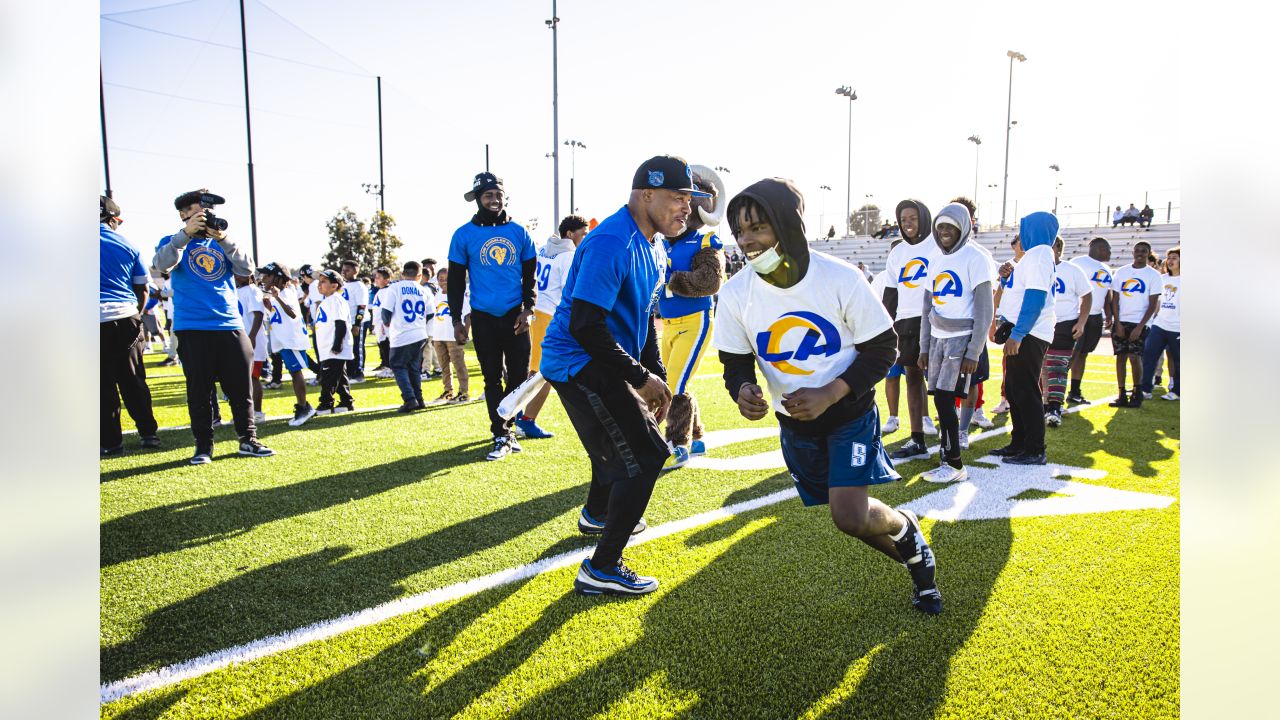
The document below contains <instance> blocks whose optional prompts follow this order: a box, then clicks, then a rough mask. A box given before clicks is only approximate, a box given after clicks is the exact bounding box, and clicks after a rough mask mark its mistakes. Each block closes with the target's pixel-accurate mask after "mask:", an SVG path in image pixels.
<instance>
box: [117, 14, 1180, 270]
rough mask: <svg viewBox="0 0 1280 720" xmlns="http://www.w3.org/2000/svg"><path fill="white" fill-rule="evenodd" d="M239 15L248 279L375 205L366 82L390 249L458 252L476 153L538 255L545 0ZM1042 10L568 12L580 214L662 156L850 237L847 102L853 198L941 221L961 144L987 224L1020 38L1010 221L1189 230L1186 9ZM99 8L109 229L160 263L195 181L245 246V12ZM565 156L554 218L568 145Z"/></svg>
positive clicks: (546, 166) (565, 200) (957, 187)
mask: <svg viewBox="0 0 1280 720" xmlns="http://www.w3.org/2000/svg"><path fill="white" fill-rule="evenodd" d="M245 7H246V12H247V16H248V44H249V48H250V51H251V52H250V55H249V75H250V93H251V105H252V111H253V115H252V123H253V150H254V165H255V184H256V194H257V206H258V213H257V215H258V238H259V254H260V257H259V261H260V262H263V263H265V262H268V261H271V260H278V261H282V262H286V263H289V264H294V265H296V264H298V263H301V262H317V261H318V260H319V258H320V256H321V255H322V254H323V253H324V251H325V249H326V247H327V244H326V238H327V234H326V230H325V221H326V220H327V219H328V218H330V217H332V215H333V214H334V213H335V212H336V211H338V210H339V209H340V208H341V207H342V206H343V205H349V206H351V207H352V208H353V209H355V210H356V211H357V212H358V213H360V214H361V215H362V216H364V217H366V218H367V217H368V216H369V215H370V213H371V212H372V210H373V208H374V198H373V197H371V196H369V195H366V194H365V193H364V190H363V189H362V187H361V183H365V182H377V179H378V159H377V115H376V105H375V80H374V75H379V74H380V75H381V76H382V78H383V79H382V92H383V132H384V138H385V140H384V141H385V173H386V185H387V191H386V193H387V194H386V198H387V212H388V213H390V214H391V215H393V216H394V217H395V219H396V221H397V231H398V233H399V235H400V236H401V238H402V239H403V240H404V241H405V248H404V249H403V250H402V251H401V253H400V259H401V260H406V259H411V258H412V259H420V258H422V257H424V256H427V255H434V256H436V257H437V258H443V256H444V255H445V254H446V250H447V246H448V241H449V238H450V236H451V235H452V233H453V231H454V229H456V228H457V227H458V226H459V225H461V224H462V223H464V222H466V221H467V219H468V218H469V217H470V216H471V214H472V213H473V212H474V207H475V206H474V205H473V204H469V203H467V202H465V201H464V200H463V199H462V194H463V193H464V192H465V191H466V190H468V189H469V187H470V183H471V178H472V176H473V175H474V174H475V173H477V172H479V171H481V170H483V169H484V145H485V143H486V142H487V143H489V144H490V151H491V159H492V160H491V169H492V170H493V171H494V172H495V173H497V174H498V175H499V176H500V177H502V178H503V179H504V181H505V183H506V188H507V191H508V193H509V195H510V199H511V202H510V211H511V213H512V215H513V217H514V218H515V219H516V220H518V221H521V222H524V223H526V225H527V224H528V221H529V220H530V219H531V218H537V221H538V227H537V228H536V229H535V230H533V231H532V235H533V236H534V238H535V240H538V241H542V240H544V239H545V238H546V237H547V236H548V235H549V234H550V233H551V232H552V231H553V230H554V227H555V225H556V224H557V222H556V219H553V217H552V215H553V211H552V184H553V183H552V165H551V163H552V161H551V160H550V159H548V158H546V157H545V154H546V153H549V152H551V151H552V150H553V149H554V148H553V146H552V112H551V110H552V107H551V76H552V73H551V55H552V53H551V31H550V30H549V29H548V28H547V27H546V25H545V22H544V21H545V20H547V19H548V18H550V17H551V3H550V2H549V1H540V2H528V1H516V0H493V1H491V2H483V3H480V2H476V3H471V2H465V3H464V2H449V3H442V2H411V1H403V2H401V1H394V2H393V1H385V2H379V1H377V0H372V1H370V2H367V3H361V4H359V5H357V4H355V3H345V2H334V1H332V0H318V1H307V0H268V1H267V2H266V3H263V2H259V1H258V0H246V3H245ZM1045 7H1046V6H1043V5H1041V4H1038V3H998V2H974V3H967V4H963V5H957V4H956V3H941V2H918V3H910V4H906V3H887V2H885V3H878V4H875V5H868V4H865V3H858V4H855V3H846V2H832V3H825V2H804V1H803V0H796V1H793V2H788V3H777V2H763V1H759V2H757V1H754V0H740V1H736V2H729V1H720V0H714V1H700V2H689V1H688V0H685V2H667V1H654V2H645V3H625V2H599V1H597V2H588V1H587V0H561V1H560V2H559V5H558V13H559V16H560V19H561V22H560V31H559V85H560V140H561V142H562V143H563V141H564V140H566V139H576V140H579V141H581V142H583V143H585V144H586V145H587V148H586V149H585V150H584V149H579V150H578V152H577V163H576V164H577V183H576V185H577V187H576V196H577V197H576V204H577V206H578V208H579V210H580V212H581V213H582V214H584V215H586V216H587V217H596V218H599V219H603V218H604V217H606V216H607V215H609V214H611V213H612V212H614V211H615V210H617V209H618V208H619V207H620V206H622V205H623V204H624V203H625V201H626V197H627V193H628V189H629V187H630V185H629V183H630V181H631V175H632V173H633V172H634V171H635V168H636V167H637V166H638V165H639V164H640V163H641V162H642V161H643V160H645V159H646V158H648V157H650V156H652V155H655V154H662V153H672V154H679V155H683V156H684V157H686V158H687V159H688V160H689V161H690V162H693V163H700V164H703V165H708V166H713V167H714V166H717V165H719V166H724V167H727V168H729V169H730V171H731V172H730V173H728V174H725V175H724V176H723V177H724V179H725V182H726V185H727V187H728V192H729V194H730V195H732V194H734V193H736V192H737V191H738V190H740V189H741V188H743V187H745V186H746V185H748V184H750V183H752V182H754V181H756V180H758V179H760V178H763V177H768V176H781V177H787V178H790V179H792V180H794V181H795V182H796V184H797V185H798V186H799V188H800V189H801V191H802V192H803V193H804V194H805V198H806V204H807V214H806V222H807V225H808V234H809V235H810V236H811V237H813V236H816V235H818V234H819V233H820V232H821V231H820V230H819V227H820V226H819V221H820V220H822V221H824V223H823V224H822V225H821V228H825V227H827V226H830V225H836V226H837V229H839V228H840V217H841V215H842V214H843V211H844V207H845V188H846V182H845V172H846V142H847V132H848V124H847V123H848V110H849V101H848V100H846V99H845V98H844V97H841V96H839V95H836V94H835V92H834V90H835V88H837V87H838V86H840V85H851V86H852V87H854V88H855V89H856V90H857V93H858V100H857V101H855V102H854V103H853V173H852V174H853V181H852V195H853V207H854V208H855V209H856V208H857V207H858V206H859V205H861V204H863V203H864V202H868V199H867V198H866V197H865V196H866V195H871V196H872V197H871V199H870V201H871V202H875V203H876V204H878V205H879V206H880V207H881V208H882V209H883V210H884V211H885V215H888V214H889V213H891V211H892V208H893V206H894V205H895V204H896V203H897V201H899V200H901V199H903V198H906V197H916V198H919V199H921V200H923V201H925V203H926V204H928V205H929V206H930V207H931V208H933V209H935V210H936V209H937V208H938V207H941V206H942V205H943V204H945V202H946V201H947V200H949V199H950V198H951V197H953V196H954V195H957V194H967V195H972V194H973V190H974V160H975V158H974V149H975V148H974V145H973V143H970V142H968V141H967V140H966V138H967V137H968V136H969V135H971V134H974V133H977V134H978V135H980V136H981V138H982V140H983V144H982V146H981V148H980V150H979V152H980V158H979V162H980V167H979V173H978V185H979V186H980V187H979V198H978V199H979V202H980V207H979V219H980V221H981V222H983V223H984V224H986V223H993V222H998V221H999V219H1000V188H999V187H997V188H995V189H988V188H987V187H986V186H987V185H989V184H999V183H1001V182H1002V177H1001V175H1002V173H1003V162H1004V140H1005V138H1004V132H1002V131H1003V130H1004V122H1005V104H1006V99H1007V93H1008V81H1009V58H1008V57H1007V56H1006V55H1005V52H1006V51H1007V50H1010V49H1012V50H1017V51H1019V52H1021V53H1023V54H1024V55H1026V57H1027V62H1025V63H1015V67H1014V71H1013V72H1014V77H1013V110H1012V117H1013V119H1014V120H1016V121H1018V125H1017V127H1016V128H1015V129H1014V130H1013V133H1012V144H1011V151H1010V163H1009V200H1008V210H1007V215H1008V221H1009V222H1010V223H1013V222H1015V221H1016V218H1015V215H1014V212H1015V202H1016V203H1017V213H1018V214H1019V215H1025V214H1026V213H1027V212H1030V211H1032V210H1050V209H1052V208H1053V202H1054V183H1055V181H1060V182H1061V183H1062V188H1061V190H1060V196H1059V200H1058V202H1059V210H1060V216H1062V217H1064V218H1065V219H1066V220H1067V221H1068V222H1069V223H1070V224H1073V225H1086V224H1092V223H1093V221H1094V219H1095V218H1096V216H1097V208H1098V203H1099V195H1101V202H1102V203H1103V204H1104V205H1107V206H1110V207H1112V208H1114V206H1115V205H1116V204H1123V205H1124V206H1126V207H1127V206H1128V204H1129V203H1131V202H1132V203H1136V204H1137V205H1138V207H1141V206H1142V205H1143V202H1144V199H1146V198H1148V197H1149V201H1150V204H1151V205H1152V207H1153V208H1155V209H1156V213H1157V215H1156V217H1157V220H1158V221H1163V220H1164V217H1165V208H1166V205H1167V203H1169V202H1172V203H1173V207H1174V220H1175V221H1176V220H1178V217H1179V206H1180V192H1179V189H1180V185H1181V182H1180V178H1179V168H1178V156H1177V153H1176V152H1175V148H1176V146H1177V133H1178V127H1177V114H1176V102H1177V85H1176V80H1177V60H1178V57H1177V55H1176V52H1175V46H1176V33H1175V32H1174V31H1173V27H1172V22H1173V20H1172V18H1171V14H1172V13H1173V12H1176V11H1174V10H1170V9H1169V6H1167V5H1161V4H1157V3H1126V4H1125V5H1124V10H1123V12H1118V11H1117V10H1116V8H1117V5H1116V4H1115V3H1101V2H1079V3H1075V4H1072V5H1071V6H1070V8H1069V10H1059V9H1057V8H1065V7H1066V6H1055V9H1054V10H1053V11H1051V12H1046V10H1045ZM101 11H102V13H103V15H104V19H103V20H102V22H101V23H100V25H101V31H102V65H103V72H104V76H105V81H106V83H107V85H106V106H107V107H106V110H107V131H108V139H109V141H110V143H109V144H110V151H111V183H112V187H113V190H114V191H115V197H116V199H117V201H118V202H119V203H120V205H121V207H122V208H123V211H124V215H125V217H126V220H127V222H126V224H125V225H124V226H123V228H122V232H123V233H124V234H125V235H126V236H127V237H129V238H130V239H131V240H132V241H133V242H134V243H135V244H137V245H138V246H140V247H142V248H144V249H147V250H148V251H149V250H150V249H151V248H154V245H155V243H156V242H157V241H158V240H159V238H160V237H162V236H163V235H166V234H169V233H171V232H173V231H174V230H175V229H176V228H177V227H178V221H177V215H176V212H175V211H174V210H173V205H172V199H173V198H174V197H175V196H177V195H178V194H179V193H181V192H182V191H184V190H188V189H192V188H195V187H199V186H207V187H209V188H210V189H212V190H213V191H214V192H217V193H219V194H222V195H225V196H226V197H227V198H228V200H229V203H228V205H227V206H225V208H224V209H223V210H222V211H221V212H220V214H221V215H222V216H224V217H226V218H227V219H228V220H230V222H231V223H232V231H233V232H234V234H235V236H236V238H238V239H239V240H240V241H241V242H244V243H246V245H247V243H248V241H249V210H248V208H249V203H248V181H247V172H246V167H245V163H246V155H245V132H244V130H245V127H244V123H245V116H244V107H243V103H244V94H243V93H244V91H243V86H242V75H241V72H242V71H241V63H240V50H239V46H240V29H239V19H238V5H237V2H236V0H188V1H187V2H181V3H176V4H174V3H173V2H172V0H103V2H102V4H101ZM130 11H136V12H130ZM122 13H123V14H122ZM1058 13H1063V14H1061V15H1060V16H1059V15H1058ZM121 23H128V24H130V25H139V26H144V27H147V28H151V29H153V30H159V31H161V32H163V33H168V34H167V35H166V34H159V33H155V32H147V31H143V30H139V29H136V28H134V27H129V26H127V25H124V24H121ZM1121 25H1124V26H1126V27H1127V28H1128V29H1126V30H1123V31H1121V30H1119V29H1118V28H1119V27H1120V26H1121ZM172 35H186V36H191V37H199V38H203V39H205V40H208V41H209V42H212V43H217V44H218V45H225V46H230V47H220V46H217V45H208V44H203V43H197V42H192V41H190V40H184V39H180V38H175V37H172ZM326 46H327V47H326ZM330 48H331V49H330ZM263 53H265V54H266V55H270V56H275V57H268V56H265V55H264V54H263ZM281 58H283V59H281ZM316 66H320V67H316ZM170 96H179V97H176V98H175V97H170ZM560 150H561V151H562V153H561V192H560V207H561V215H562V216H563V215H566V214H568V213H569V177H570V153H569V148H567V147H563V145H562V146H561V147H560ZM1054 163H1056V164H1058V165H1059V166H1060V167H1061V168H1062V170H1061V173H1055V172H1054V171H1053V170H1050V169H1049V165H1050V164H1054ZM1055 175H1060V177H1059V178H1055ZM824 184H825V185H829V186H831V188H832V191H831V192H829V193H823V192H822V191H820V190H819V189H818V188H819V186H821V185H824ZM1148 193H1149V195H1147V194H1148ZM824 194H825V210H826V212H825V216H823V212H822V211H823V206H824ZM1106 212H1107V211H1106V209H1105V208H1104V213H1106ZM726 232H727V230H726Z"/></svg>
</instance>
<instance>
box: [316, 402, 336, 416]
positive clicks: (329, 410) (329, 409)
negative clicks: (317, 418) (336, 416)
mask: <svg viewBox="0 0 1280 720" xmlns="http://www.w3.org/2000/svg"><path fill="white" fill-rule="evenodd" d="M316 414H317V415H332V414H333V403H331V402H327V403H320V404H319V405H317V406H316Z"/></svg>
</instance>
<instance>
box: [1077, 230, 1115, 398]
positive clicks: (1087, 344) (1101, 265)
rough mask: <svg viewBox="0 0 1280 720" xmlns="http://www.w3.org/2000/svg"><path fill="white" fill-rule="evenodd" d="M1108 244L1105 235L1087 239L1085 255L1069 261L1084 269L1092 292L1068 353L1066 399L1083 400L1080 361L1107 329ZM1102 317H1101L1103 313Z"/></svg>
mask: <svg viewBox="0 0 1280 720" xmlns="http://www.w3.org/2000/svg"><path fill="white" fill-rule="evenodd" d="M1110 261H1111V243H1109V242H1107V239H1106V238H1102V237H1095V238H1094V239H1092V240H1090V241H1089V254H1088V255H1081V256H1079V257H1076V258H1072V260H1071V264H1073V265H1075V266H1076V267H1078V268H1080V269H1081V270H1083V271H1084V276H1085V278H1087V279H1088V280H1089V289H1090V290H1091V291H1092V292H1093V300H1092V301H1090V303H1089V319H1088V320H1086V321H1085V323H1084V333H1083V334H1081V335H1080V339H1078V340H1076V346H1075V348H1074V350H1073V351H1072V354H1071V390H1070V392H1068V393H1067V398H1066V399H1067V402H1072V403H1084V402H1088V401H1087V400H1085V398H1084V395H1083V394H1082V392H1081V389H1080V384H1081V383H1082V382H1083V380H1084V364H1085V360H1086V359H1088V357H1089V353H1091V352H1093V351H1094V350H1095V349H1097V347H1098V340H1099V339H1101V338H1102V331H1103V330H1109V329H1110V328H1111V323H1112V317H1111V303H1110V302H1109V301H1108V300H1107V294H1108V293H1109V292H1111V268H1109V267H1107V263H1108V262H1110ZM1104 315H1105V316H1106V319H1105V320H1104V319H1103V316H1104Z"/></svg>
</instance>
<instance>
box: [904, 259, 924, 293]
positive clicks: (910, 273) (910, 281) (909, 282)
mask: <svg viewBox="0 0 1280 720" xmlns="http://www.w3.org/2000/svg"><path fill="white" fill-rule="evenodd" d="M928 272H929V261H928V260H925V259H924V258H922V257H913V258H911V259H910V260H908V261H907V264H906V265H903V266H902V271H901V272H899V273H898V282H899V283H900V284H902V285H905V286H907V287H909V288H917V287H920V281H921V280H923V279H924V276H925V275H926V274H928Z"/></svg>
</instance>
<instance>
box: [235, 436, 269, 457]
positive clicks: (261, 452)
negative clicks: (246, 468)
mask: <svg viewBox="0 0 1280 720" xmlns="http://www.w3.org/2000/svg"><path fill="white" fill-rule="evenodd" d="M240 454H241V455H252V456H253V457H271V456H272V455H275V454H276V451H275V450H272V449H271V448H269V447H267V446H266V445H263V444H262V443H260V442H258V438H249V439H248V440H241V441H240Z"/></svg>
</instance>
